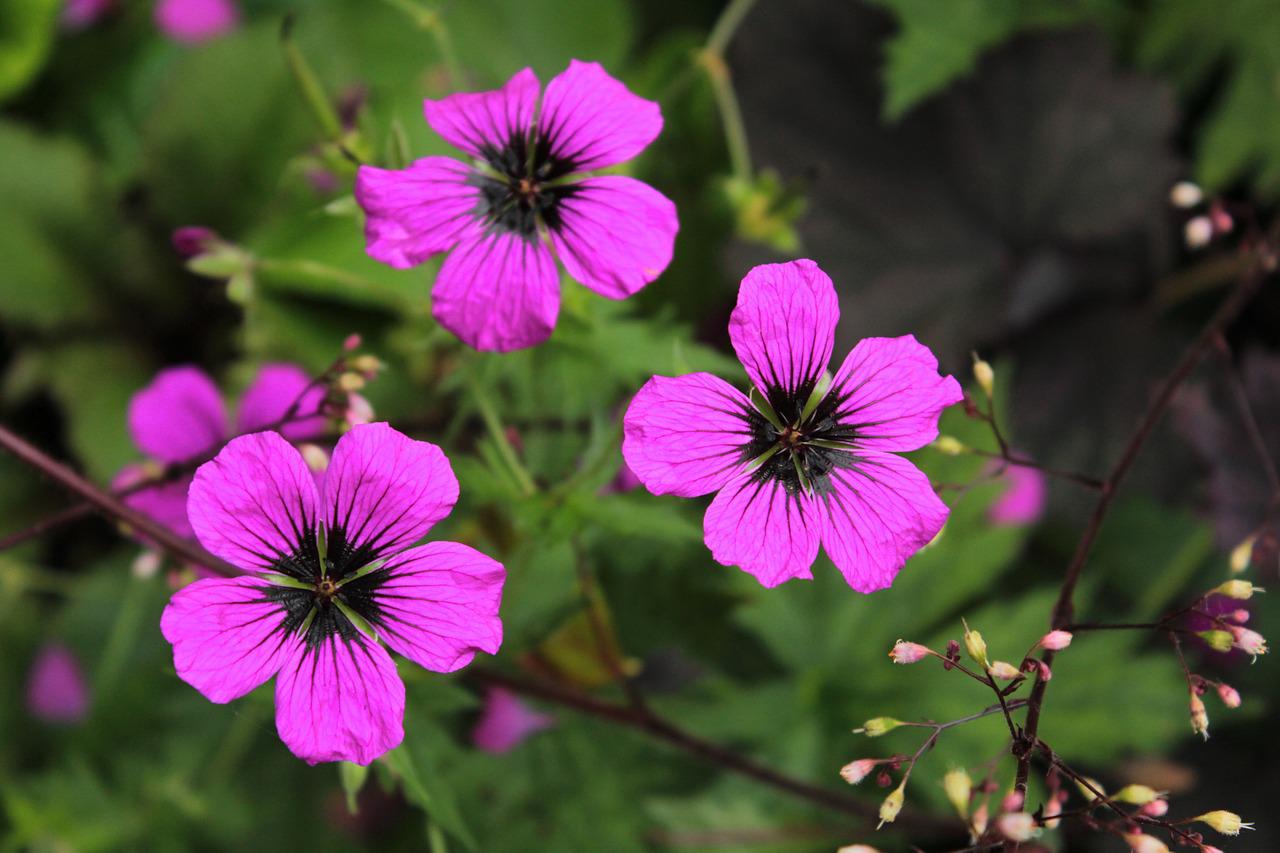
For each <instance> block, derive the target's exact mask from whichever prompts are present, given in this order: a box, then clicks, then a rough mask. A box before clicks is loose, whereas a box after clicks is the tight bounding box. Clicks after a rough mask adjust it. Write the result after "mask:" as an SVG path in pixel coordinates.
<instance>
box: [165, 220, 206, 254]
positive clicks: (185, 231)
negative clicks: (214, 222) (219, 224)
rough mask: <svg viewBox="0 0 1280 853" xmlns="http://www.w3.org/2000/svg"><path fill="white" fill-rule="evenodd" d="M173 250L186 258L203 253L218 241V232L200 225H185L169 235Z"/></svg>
mask: <svg viewBox="0 0 1280 853" xmlns="http://www.w3.org/2000/svg"><path fill="white" fill-rule="evenodd" d="M169 242H170V243H171V244H172V245H173V250H174V251H175V252H177V253H178V254H179V255H181V256H182V257H184V258H194V257H195V256H196V255H203V254H204V253H205V252H207V251H209V249H210V248H212V247H213V246H214V245H215V244H217V243H218V235H217V232H215V231H213V230H212V229H210V228H205V227H203V226H200V225H184V226H182V227H181V228H175V229H173V233H172V234H171V235H170V236H169Z"/></svg>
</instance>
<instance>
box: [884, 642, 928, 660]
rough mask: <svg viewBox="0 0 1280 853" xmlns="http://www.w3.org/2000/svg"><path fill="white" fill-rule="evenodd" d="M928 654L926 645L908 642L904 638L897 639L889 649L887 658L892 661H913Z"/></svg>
mask: <svg viewBox="0 0 1280 853" xmlns="http://www.w3.org/2000/svg"><path fill="white" fill-rule="evenodd" d="M928 656H929V647H928V646H922V645H920V644H919V643H908V642H907V641H906V640H899V641H898V642H896V643H894V644H893V648H892V649H890V650H889V659H890V660H892V661H893V662H894V663H902V664H906V663H915V662H916V661H919V660H922V659H924V658H926V657H928Z"/></svg>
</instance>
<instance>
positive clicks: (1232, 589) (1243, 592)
mask: <svg viewBox="0 0 1280 853" xmlns="http://www.w3.org/2000/svg"><path fill="white" fill-rule="evenodd" d="M1213 592H1214V593H1217V594H1218V595H1225V596H1226V597H1227V598H1238V599H1240V600H1241V601H1244V600H1245V599H1249V598H1252V597H1253V594H1254V593H1255V592H1266V590H1265V589H1263V588H1262V587H1260V586H1254V585H1253V584H1252V583H1250V582H1249V581H1245V580H1240V579H1238V578H1237V579H1233V580H1229V581H1224V582H1223V583H1221V584H1218V585H1217V586H1216V587H1214V588H1213Z"/></svg>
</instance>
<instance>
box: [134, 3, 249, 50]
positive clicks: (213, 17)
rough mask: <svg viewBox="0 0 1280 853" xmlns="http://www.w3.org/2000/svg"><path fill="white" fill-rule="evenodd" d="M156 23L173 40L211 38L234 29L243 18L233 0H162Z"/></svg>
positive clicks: (184, 40)
mask: <svg viewBox="0 0 1280 853" xmlns="http://www.w3.org/2000/svg"><path fill="white" fill-rule="evenodd" d="M155 20H156V26H157V27H159V28H160V31H161V32H162V33H164V34H165V35H166V36H168V37H169V38H171V39H173V40H174V41H180V42H187V43H189V44H194V43H196V42H202V41H208V40H209V39H211V38H215V37H217V36H220V35H222V34H223V33H226V32H229V31H231V30H233V29H235V26H236V24H237V23H238V22H239V20H240V15H239V13H238V12H237V11H236V7H235V4H234V3H232V2H231V0H160V2H159V3H157V4H156V10H155Z"/></svg>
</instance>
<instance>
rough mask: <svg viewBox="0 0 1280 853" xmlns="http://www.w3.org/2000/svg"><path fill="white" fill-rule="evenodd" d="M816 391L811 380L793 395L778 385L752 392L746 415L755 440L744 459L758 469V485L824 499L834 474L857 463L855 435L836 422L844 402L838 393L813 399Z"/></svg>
mask: <svg viewBox="0 0 1280 853" xmlns="http://www.w3.org/2000/svg"><path fill="white" fill-rule="evenodd" d="M816 386H817V382H816V381H815V380H809V381H806V382H805V383H804V384H802V385H801V386H800V387H799V388H797V389H796V390H795V391H793V392H792V391H787V390H786V389H783V388H780V387H777V386H774V387H772V388H770V389H769V390H768V392H767V393H766V394H763V395H761V394H759V392H756V391H753V392H752V396H753V401H754V402H755V403H756V408H754V409H749V410H748V411H747V425H748V427H749V429H750V432H751V440H750V441H749V442H748V443H747V445H746V447H744V448H743V450H742V460H743V461H744V462H751V463H752V464H754V465H755V466H756V467H755V469H754V470H753V471H752V475H751V476H752V477H753V478H754V479H755V480H757V481H760V482H770V481H776V482H779V483H781V484H782V485H783V487H784V488H785V489H786V490H787V493H788V494H791V495H794V494H799V493H801V492H804V493H807V494H811V495H822V494H826V493H827V492H829V491H830V490H831V472H832V471H833V470H835V469H836V468H851V467H853V466H854V465H855V464H856V463H857V461H858V456H857V451H856V448H855V445H854V442H855V441H856V440H857V431H856V430H855V429H854V428H853V427H851V426H846V425H843V424H841V423H839V422H838V421H837V419H836V414H837V412H838V410H839V408H840V404H841V402H843V397H842V396H841V395H840V394H839V393H838V392H837V391H836V390H835V389H826V390H823V389H818V392H817V394H815V393H814V389H815V387H816Z"/></svg>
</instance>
